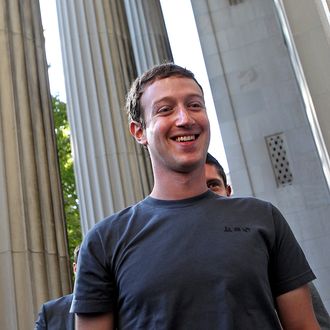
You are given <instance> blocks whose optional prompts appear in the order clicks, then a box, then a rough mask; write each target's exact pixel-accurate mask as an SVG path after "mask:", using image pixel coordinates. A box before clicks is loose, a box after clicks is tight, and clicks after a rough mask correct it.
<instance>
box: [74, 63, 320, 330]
mask: <svg viewBox="0 0 330 330" xmlns="http://www.w3.org/2000/svg"><path fill="white" fill-rule="evenodd" d="M126 104H127V110H128V112H129V127H130V132H131V134H132V135H133V137H134V138H135V140H136V141H137V142H138V143H139V144H141V145H143V146H145V147H146V148H147V149H148V151H149V154H150V158H151V163H152V169H153V174H154V187H153V189H152V192H151V194H150V196H148V197H146V198H145V199H144V200H143V201H141V202H139V203H137V204H135V205H133V206H131V207H128V208H126V209H124V210H122V211H121V212H118V213H116V214H114V215H112V216H110V217H109V218H107V219H105V220H103V221H100V222H99V223H97V224H96V225H95V226H94V227H93V228H92V229H91V230H90V231H89V233H87V235H86V237H85V238H84V241H83V244H82V246H81V250H80V258H79V265H78V272H77V278H76V282H75V290H74V299H73V302H72V308H71V311H73V312H75V313H76V315H77V318H76V321H77V322H76V326H77V329H78V330H84V329H93V330H98V329H107V330H109V329H114V328H116V327H117V328H118V329H121V330H123V329H129V330H133V329H146V330H149V329H158V330H159V329H161V330H172V329H173V330H186V329H189V330H204V329H209V330H215V329H219V330H233V329H235V330H240V329H244V330H252V329H253V330H256V329H258V330H259V329H263V330H273V329H278V330H280V329H282V327H281V324H282V326H283V328H284V329H300V330H303V329H306V330H307V329H308V330H316V329H319V326H318V325H317V321H316V319H315V316H314V313H313V309H312V306H311V302H310V296H309V291H308V287H307V283H308V282H309V281H311V280H313V279H314V278H315V276H314V274H313V272H312V271H311V269H310V267H309V265H308V263H307V261H306V258H305V256H304V254H303V252H302V250H301V248H300V247H299V245H298V243H297V241H296V240H295V238H294V236H293V234H292V232H291V230H290V228H289V226H288V224H287V222H286V221H285V219H284V218H283V216H282V215H281V213H280V212H279V211H278V210H277V209H276V208H275V207H274V206H272V205H271V204H270V203H266V202H263V201H259V200H256V199H252V198H245V199H243V198H241V199H237V198H235V199H234V198H233V199H232V198H225V199H224V198H219V197H218V196H216V195H215V194H214V193H212V192H211V191H209V190H208V188H207V185H206V183H205V172H204V163H205V159H206V153H207V149H208V145H209V140H210V125H209V121H208V117H207V114H206V109H205V103H204V94H203V89H202V87H201V86H200V85H199V84H198V82H197V81H196V79H195V77H194V75H193V73H192V72H190V71H189V70H186V69H184V68H182V67H179V66H177V65H174V64H172V63H167V64H162V65H158V66H156V67H154V68H152V69H150V70H148V71H147V72H145V73H144V74H143V75H142V76H141V77H139V78H138V79H136V81H135V82H134V83H133V85H132V88H131V90H130V92H129V94H128V97H127V103H126ZM274 296H275V297H276V301H274V299H273V297H274ZM275 309H276V310H277V312H278V313H276V312H275ZM278 318H280V320H281V322H279V319H278Z"/></svg>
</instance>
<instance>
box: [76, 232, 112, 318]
mask: <svg viewBox="0 0 330 330" xmlns="http://www.w3.org/2000/svg"><path fill="white" fill-rule="evenodd" d="M99 230H100V229H99V228H98V227H97V226H96V227H94V228H93V229H92V230H91V231H90V232H89V233H88V234H87V235H86V237H85V239H84V240H83V243H82V245H81V248H80V251H79V257H78V270H77V274H76V280H75V285H74V297H73V302H72V305H71V310H70V312H73V313H107V312H111V311H113V309H114V306H115V302H116V290H115V281H114V280H113V276H112V273H111V265H109V264H108V262H107V260H109V259H110V258H107V255H106V251H105V248H104V244H103V242H102V239H101V236H100V235H99Z"/></svg>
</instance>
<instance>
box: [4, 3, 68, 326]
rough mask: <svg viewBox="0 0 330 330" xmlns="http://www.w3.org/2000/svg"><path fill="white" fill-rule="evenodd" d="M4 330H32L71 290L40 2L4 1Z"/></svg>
mask: <svg viewBox="0 0 330 330" xmlns="http://www.w3.org/2000/svg"><path fill="white" fill-rule="evenodd" d="M0 210H1V212H0V217H1V220H0V265H1V266H0V306H1V308H0V324H1V326H0V327H1V329H2V330H12V329H22V330H23V329H32V328H33V324H34V321H35V318H36V314H37V311H38V309H39V307H40V304H41V303H42V302H44V301H45V300H48V299H50V298H54V297H57V296H60V295H62V294H64V293H68V292H69V291H70V290H71V285H70V272H69V267H68V266H69V259H68V249H67V243H66V230H65V224H64V214H63V205H62V195H61V190H60V180H59V170H58V162H57V156H56V145H55V136H54V127H53V121H52V111H51V102H50V93H49V85H48V76H47V64H46V59H45V49H44V39H43V34H42V25H41V18H40V10H39V2H38V1H37V0H25V1H18V0H11V1H5V0H0Z"/></svg>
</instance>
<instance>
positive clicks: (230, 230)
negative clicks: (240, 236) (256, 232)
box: [223, 226, 251, 233]
mask: <svg viewBox="0 0 330 330" xmlns="http://www.w3.org/2000/svg"><path fill="white" fill-rule="evenodd" d="M223 231H224V232H225V233H238V232H242V233H249V232H250V231H251V228H250V227H239V226H225V228H224V230H223Z"/></svg>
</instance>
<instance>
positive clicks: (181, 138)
mask: <svg viewBox="0 0 330 330" xmlns="http://www.w3.org/2000/svg"><path fill="white" fill-rule="evenodd" d="M193 140H195V135H189V136H178V137H177V138H176V139H175V141H177V142H186V141H193Z"/></svg>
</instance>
